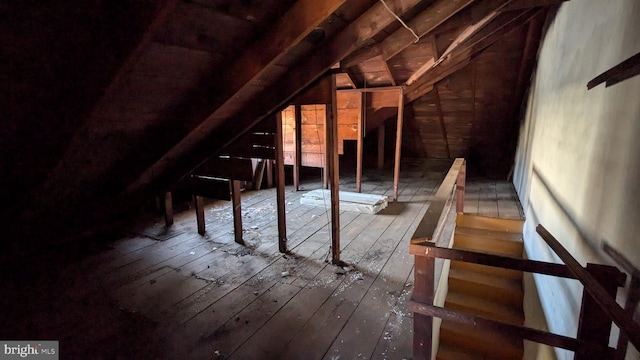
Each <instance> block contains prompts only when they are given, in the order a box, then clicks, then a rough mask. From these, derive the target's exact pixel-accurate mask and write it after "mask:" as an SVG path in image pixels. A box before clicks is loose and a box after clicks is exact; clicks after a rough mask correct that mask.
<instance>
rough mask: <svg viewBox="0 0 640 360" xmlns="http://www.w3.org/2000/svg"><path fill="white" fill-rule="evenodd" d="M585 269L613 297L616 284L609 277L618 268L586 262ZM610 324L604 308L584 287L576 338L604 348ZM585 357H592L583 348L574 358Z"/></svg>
mask: <svg viewBox="0 0 640 360" xmlns="http://www.w3.org/2000/svg"><path fill="white" fill-rule="evenodd" d="M587 271H588V272H589V273H590V274H591V276H593V278H594V279H596V280H597V281H598V282H599V283H600V285H602V287H603V288H604V289H605V290H606V291H607V293H608V294H609V296H611V297H612V298H614V299H615V297H616V291H617V290H618V289H617V288H618V284H616V282H615V281H611V279H612V278H615V276H616V275H618V274H619V271H618V269H617V268H615V267H613V266H606V265H598V264H587ZM611 324H612V323H611V319H610V318H609V317H608V316H607V314H606V313H605V312H604V310H603V309H602V308H601V307H600V306H599V305H598V303H597V302H596V301H595V300H594V299H593V297H592V296H591V295H589V293H588V292H587V290H586V289H585V290H583V291H582V307H581V308H580V319H579V322H578V336H577V337H576V338H577V339H578V340H582V341H585V342H588V343H591V344H594V345H600V346H602V348H603V349H604V348H606V347H607V346H608V345H609V333H611ZM585 359H593V354H591V353H590V352H587V351H584V350H582V351H580V350H579V351H577V352H576V354H575V360H585Z"/></svg>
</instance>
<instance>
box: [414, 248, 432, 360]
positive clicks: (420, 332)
mask: <svg viewBox="0 0 640 360" xmlns="http://www.w3.org/2000/svg"><path fill="white" fill-rule="evenodd" d="M434 272H435V259H434V258H432V257H426V256H419V255H416V256H415V269H414V281H413V300H414V301H417V302H420V303H424V304H427V305H433V297H434ZM432 342H433V317H431V316H426V315H422V314H418V313H414V315H413V356H414V359H416V360H420V359H431V351H432V348H433V343H432Z"/></svg>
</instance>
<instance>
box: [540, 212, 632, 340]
mask: <svg viewBox="0 0 640 360" xmlns="http://www.w3.org/2000/svg"><path fill="white" fill-rule="evenodd" d="M536 232H537V233H538V234H539V235H540V237H542V239H543V240H544V241H545V242H546V243H547V244H548V245H549V247H550V248H551V249H553V251H554V252H555V253H556V255H558V257H559V258H560V259H562V261H564V263H565V264H567V266H568V267H569V269H570V270H571V271H572V272H573V273H574V274H575V276H576V278H577V279H578V280H580V282H581V283H582V284H583V285H584V288H585V290H586V291H587V292H588V293H589V295H591V296H592V297H593V299H594V300H595V302H596V303H597V304H598V305H600V308H601V309H602V310H603V311H604V312H605V313H606V314H607V315H608V316H609V318H610V319H611V320H613V322H614V323H615V324H616V325H617V326H618V327H619V328H620V331H622V332H624V333H625V334H626V335H627V337H628V338H629V341H631V343H632V344H633V345H634V346H635V347H636V349H640V325H638V323H636V322H635V321H633V319H632V317H631V316H630V315H629V313H627V312H626V311H624V309H622V308H621V307H620V306H619V305H618V304H617V303H616V299H614V298H613V297H611V296H609V294H608V293H607V291H606V290H605V289H604V288H603V287H602V285H600V283H599V282H598V280H596V279H595V278H594V277H593V275H591V274H590V273H589V272H588V271H587V270H586V269H585V268H584V267H582V265H580V263H578V261H577V260H576V259H575V258H574V257H573V256H571V254H570V253H569V251H567V249H565V248H564V247H563V246H562V245H561V244H560V242H559V241H558V240H557V239H556V238H555V237H553V235H551V233H550V232H549V231H547V229H545V228H544V226H542V225H538V226H537V227H536Z"/></svg>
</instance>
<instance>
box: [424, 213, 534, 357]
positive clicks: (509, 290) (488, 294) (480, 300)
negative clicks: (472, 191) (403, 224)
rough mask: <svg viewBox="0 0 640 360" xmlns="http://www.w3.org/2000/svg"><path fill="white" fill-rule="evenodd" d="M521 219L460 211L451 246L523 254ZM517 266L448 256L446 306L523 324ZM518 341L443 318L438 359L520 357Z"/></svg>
mask: <svg viewBox="0 0 640 360" xmlns="http://www.w3.org/2000/svg"><path fill="white" fill-rule="evenodd" d="M522 225H523V221H520V220H509V219H497V218H488V217H481V216H473V215H462V214H459V215H458V216H457V218H456V230H455V234H454V242H453V248H454V249H464V250H473V251H479V252H486V253H492V254H498V255H506V256H511V257H522V253H523V243H522ZM522 302H523V287H522V272H521V271H515V270H509V269H501V268H495V267H490V266H484V265H478V264H473V263H465V262H459V261H452V262H451V269H450V271H449V291H448V293H447V297H446V300H445V308H448V309H452V310H457V311H462V312H465V313H469V314H473V315H477V316H481V317H484V318H488V319H493V320H499V321H502V322H507V323H510V324H514V325H518V326H522V325H523V324H524V312H523V309H522ZM522 356H523V342H522V339H519V338H516V337H514V336H512V335H511V334H507V333H502V332H500V331H496V330H495V329H489V328H481V327H479V326H471V325H464V324H459V323H455V322H451V321H446V320H445V321H443V322H442V325H441V327H440V344H439V347H438V354H437V359H441V360H453V359H522Z"/></svg>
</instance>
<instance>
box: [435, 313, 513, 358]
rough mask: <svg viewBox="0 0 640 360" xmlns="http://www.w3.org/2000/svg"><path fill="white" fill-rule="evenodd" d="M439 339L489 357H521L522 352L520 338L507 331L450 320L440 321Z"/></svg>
mask: <svg viewBox="0 0 640 360" xmlns="http://www.w3.org/2000/svg"><path fill="white" fill-rule="evenodd" d="M440 339H441V342H445V343H449V344H452V345H453V346H454V347H457V348H460V349H465V350H466V349H468V350H469V351H470V352H477V353H481V354H484V355H485V356H486V357H488V358H491V359H522V355H523V352H524V344H523V341H522V339H518V338H516V337H514V336H511V335H510V334H508V333H503V332H501V331H497V330H495V329H488V328H483V327H481V326H473V325H466V324H460V323H455V322H451V321H444V320H443V321H442V325H441V326H440Z"/></svg>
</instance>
